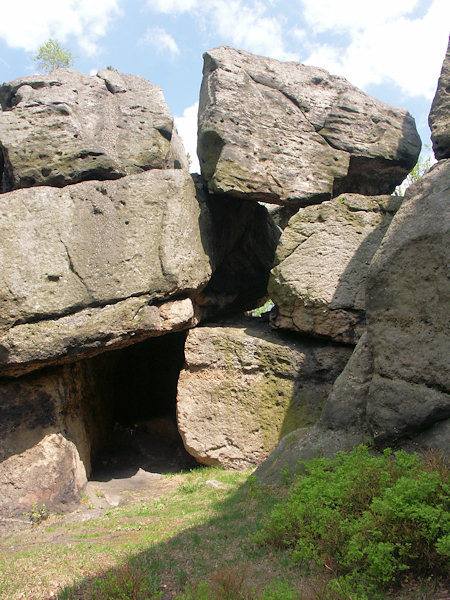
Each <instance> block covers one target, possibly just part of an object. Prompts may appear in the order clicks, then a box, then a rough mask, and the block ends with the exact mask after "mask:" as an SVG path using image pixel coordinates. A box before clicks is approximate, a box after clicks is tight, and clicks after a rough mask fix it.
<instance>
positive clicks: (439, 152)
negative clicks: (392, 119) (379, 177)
mask: <svg viewBox="0 0 450 600" xmlns="http://www.w3.org/2000/svg"><path fill="white" fill-rule="evenodd" d="M449 115H450V40H449V42H448V46H447V53H446V55H445V58H444V63H443V65H442V71H441V76H440V77H439V81H438V86H437V90H436V95H435V97H434V100H433V104H432V105H431V111H430V115H429V117H428V123H429V125H430V129H431V141H432V144H433V150H434V155H435V156H436V158H437V160H441V159H443V158H450V117H449Z"/></svg>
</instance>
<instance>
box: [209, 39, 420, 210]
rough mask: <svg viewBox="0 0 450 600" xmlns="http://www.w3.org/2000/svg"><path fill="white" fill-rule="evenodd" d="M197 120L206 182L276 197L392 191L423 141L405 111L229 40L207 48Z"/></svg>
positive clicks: (298, 199)
mask: <svg viewBox="0 0 450 600" xmlns="http://www.w3.org/2000/svg"><path fill="white" fill-rule="evenodd" d="M198 122H199V130H198V155H199V159H200V166H201V170H202V174H203V176H204V177H205V179H206V181H207V182H208V188H209V190H210V191H211V192H213V193H226V194H230V195H232V196H235V197H238V198H252V199H257V200H262V201H265V202H271V203H275V204H291V205H296V206H300V205H303V206H304V205H307V204H312V203H317V202H320V201H322V200H328V199H330V198H331V197H333V196H337V195H339V194H341V193H344V192H353V193H360V194H366V195H377V194H390V193H391V192H392V191H393V190H394V188H395V186H396V185H398V184H399V183H401V182H402V181H403V179H404V178H405V177H406V175H407V173H408V172H409V171H410V170H411V168H412V167H413V166H414V165H415V163H416V160H417V157H418V155H419V152H420V146H421V143H420V138H419V136H418V134H417V131H416V127H415V123H414V119H413V118H412V117H411V115H410V114H409V113H408V112H407V111H405V110H403V109H398V108H394V107H392V106H389V105H387V104H384V103H382V102H380V101H378V100H375V99H374V98H372V97H371V96H369V95H367V94H365V93H364V92H362V91H361V90H359V89H357V88H356V87H354V86H352V85H351V84H350V83H349V82H348V81H346V80H345V79H343V78H342V77H336V76H334V75H330V74H329V73H328V72H327V71H324V70H323V69H318V68H316V67H309V66H305V65H302V64H300V63H293V62H289V63H282V62H279V61H277V60H274V59H269V58H265V57H262V56H255V55H252V54H250V53H248V52H244V51H241V50H234V49H232V48H228V47H220V48H215V49H213V50H210V51H209V52H206V53H205V54H204V69H203V82H202V87H201V92H200V106H199V117H198Z"/></svg>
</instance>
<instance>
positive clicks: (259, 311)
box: [248, 299, 275, 317]
mask: <svg viewBox="0 0 450 600" xmlns="http://www.w3.org/2000/svg"><path fill="white" fill-rule="evenodd" d="M274 306H275V305H274V303H273V302H272V300H270V299H269V300H267V302H265V303H264V304H263V305H262V306H259V307H258V308H255V309H253V310H250V311H249V313H248V314H249V315H250V316H251V317H261V316H262V315H263V314H264V313H268V312H270V311H271V310H272V308H273V307H274Z"/></svg>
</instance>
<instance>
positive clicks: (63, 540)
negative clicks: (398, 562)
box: [0, 468, 444, 600]
mask: <svg viewBox="0 0 450 600" xmlns="http://www.w3.org/2000/svg"><path fill="white" fill-rule="evenodd" d="M210 479H215V480H218V481H220V482H221V483H223V484H224V487H223V488H215V487H211V486H209V485H207V484H206V482H207V481H208V480H210ZM177 482H178V488H177V489H176V491H172V492H170V493H168V494H167V495H165V496H163V497H160V498H157V499H151V498H150V499H148V498H147V499H145V500H143V501H139V502H135V503H130V504H127V505H125V506H120V507H117V508H113V509H109V510H105V511H104V512H103V515H102V516H101V517H99V518H93V519H89V520H88V521H83V522H75V523H66V522H65V521H64V519H56V518H53V517H52V516H50V518H49V519H48V520H46V521H44V522H42V523H40V524H38V525H35V526H34V527H33V529H31V530H29V531H25V532H19V533H17V534H15V535H12V536H10V537H9V538H7V539H4V540H1V541H0V597H1V598H2V599H3V598H4V599H5V600H19V599H20V600H23V599H26V600H44V599H45V600H49V599H50V598H58V599H59V600H114V599H116V598H117V599H121V600H158V599H159V600H169V599H175V598H176V600H324V598H325V597H327V598H330V600H341V599H344V600H348V599H349V598H350V596H348V595H342V594H341V595H339V592H333V594H334V595H330V593H329V592H328V591H327V586H328V583H329V581H330V580H331V578H332V574H330V573H328V572H327V571H326V569H325V570H322V571H320V572H319V573H313V574H311V575H306V574H305V572H304V571H302V570H301V569H299V568H298V566H297V565H295V564H294V563H293V561H292V557H291V555H290V550H289V549H288V548H283V547H277V546H276V545H273V546H271V545H265V544H261V543H259V542H258V541H256V534H257V532H258V531H260V530H261V528H262V524H263V522H265V521H266V519H267V516H268V515H269V514H270V513H271V512H272V510H273V509H274V508H275V507H276V506H278V505H281V503H282V502H284V501H285V499H287V497H288V488H287V487H286V486H284V487H283V486H282V487H279V488H276V489H272V488H265V487H261V486H260V485H259V484H258V483H257V482H256V481H255V479H254V478H253V477H251V476H250V472H249V471H246V472H230V471H223V470H220V469H216V468H202V469H198V470H196V471H192V472H190V473H185V474H183V475H179V476H177ZM434 585H435V584H434V583H433V581H429V582H426V581H421V582H420V581H419V582H415V581H412V580H409V581H408V582H405V586H406V587H405V590H406V591H405V592H402V591H401V590H400V591H398V592H396V595H395V596H392V598H394V597H395V600H400V599H402V600H403V598H404V600H406V599H407V600H426V599H428V600H435V599H436V600H437V599H440V598H444V596H442V595H441V596H440V595H439V593H438V592H437V591H435V590H433V586H434ZM403 593H405V594H407V595H406V596H402V594H403ZM327 594H328V596H327ZM388 597H389V598H390V597H391V596H386V598H388Z"/></svg>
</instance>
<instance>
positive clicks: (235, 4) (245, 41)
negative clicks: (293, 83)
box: [147, 0, 298, 60]
mask: <svg viewBox="0 0 450 600" xmlns="http://www.w3.org/2000/svg"><path fill="white" fill-rule="evenodd" d="M269 4H271V2H269ZM147 6H148V7H149V8H151V9H152V10H155V11H158V12H162V13H164V14H172V15H178V14H181V13H183V12H187V13H190V14H192V15H193V16H194V17H197V18H198V19H200V20H203V21H205V22H206V24H207V25H206V27H207V28H208V29H210V30H211V31H213V32H214V33H215V34H218V35H219V37H220V38H221V39H222V40H223V41H224V42H225V43H229V44H231V45H233V46H236V47H238V48H241V49H243V50H249V51H250V52H256V53H258V54H264V55H267V56H271V57H272V58H278V59H280V60H298V54H296V53H293V52H289V51H287V50H286V48H285V45H284V34H283V23H282V21H280V20H279V19H277V18H275V17H271V16H268V15H267V14H266V13H267V6H268V5H267V2H263V1H262V0H253V1H252V2H248V1H245V0H209V2H207V3H206V2H203V1H200V0H148V1H147Z"/></svg>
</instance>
